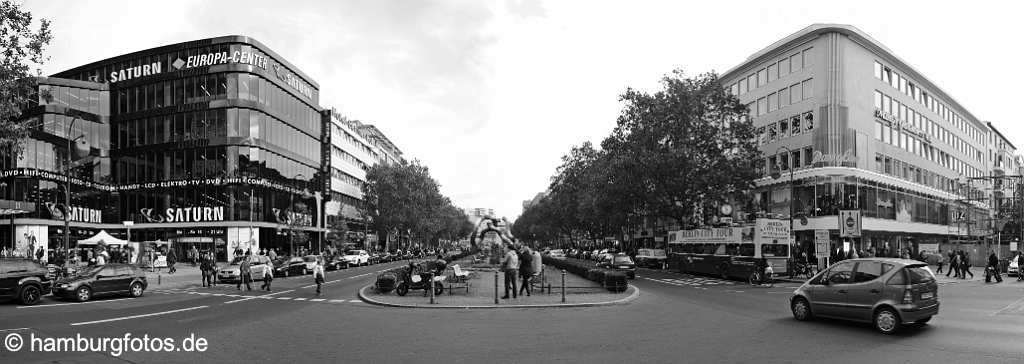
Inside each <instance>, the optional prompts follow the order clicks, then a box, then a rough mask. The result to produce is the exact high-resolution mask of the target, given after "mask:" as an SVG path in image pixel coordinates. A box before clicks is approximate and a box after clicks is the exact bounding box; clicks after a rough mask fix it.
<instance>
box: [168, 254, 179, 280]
mask: <svg viewBox="0 0 1024 364" xmlns="http://www.w3.org/2000/svg"><path fill="white" fill-rule="evenodd" d="M177 262H178V255H177V254H176V253H175V252H174V249H170V250H169V251H167V274H174V272H177V271H178V268H175V267H174V264H175V263H177Z"/></svg>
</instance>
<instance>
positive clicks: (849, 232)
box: [839, 210, 861, 238]
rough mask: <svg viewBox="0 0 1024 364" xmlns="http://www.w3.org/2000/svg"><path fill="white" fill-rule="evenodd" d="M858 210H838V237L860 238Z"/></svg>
mask: <svg viewBox="0 0 1024 364" xmlns="http://www.w3.org/2000/svg"><path fill="white" fill-rule="evenodd" d="M860 227H861V219H860V210H839V237H842V238H859V237H860V232H861V231H860V230H861V229H860Z"/></svg>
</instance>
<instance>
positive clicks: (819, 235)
mask: <svg viewBox="0 0 1024 364" xmlns="http://www.w3.org/2000/svg"><path fill="white" fill-rule="evenodd" d="M828 243H829V238H828V230H814V255H815V256H816V257H818V258H825V257H828V256H829V249H828Z"/></svg>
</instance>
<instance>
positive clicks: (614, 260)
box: [612, 255, 633, 264]
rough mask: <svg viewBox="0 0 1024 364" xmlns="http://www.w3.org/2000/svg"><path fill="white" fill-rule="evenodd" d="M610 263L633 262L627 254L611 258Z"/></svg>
mask: <svg viewBox="0 0 1024 364" xmlns="http://www.w3.org/2000/svg"><path fill="white" fill-rule="evenodd" d="M612 264H633V259H629V256H628V255H617V256H615V257H613V258H612Z"/></svg>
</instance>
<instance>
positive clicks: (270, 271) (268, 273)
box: [260, 261, 274, 292]
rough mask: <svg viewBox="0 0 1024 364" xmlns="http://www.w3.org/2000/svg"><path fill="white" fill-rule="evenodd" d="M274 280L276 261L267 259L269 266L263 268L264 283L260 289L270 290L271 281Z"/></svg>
mask: <svg viewBox="0 0 1024 364" xmlns="http://www.w3.org/2000/svg"><path fill="white" fill-rule="evenodd" d="M273 281H274V262H273V261H267V266H266V268H265V269H263V285H262V286H260V289H265V290H267V292H270V282H273Z"/></svg>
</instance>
